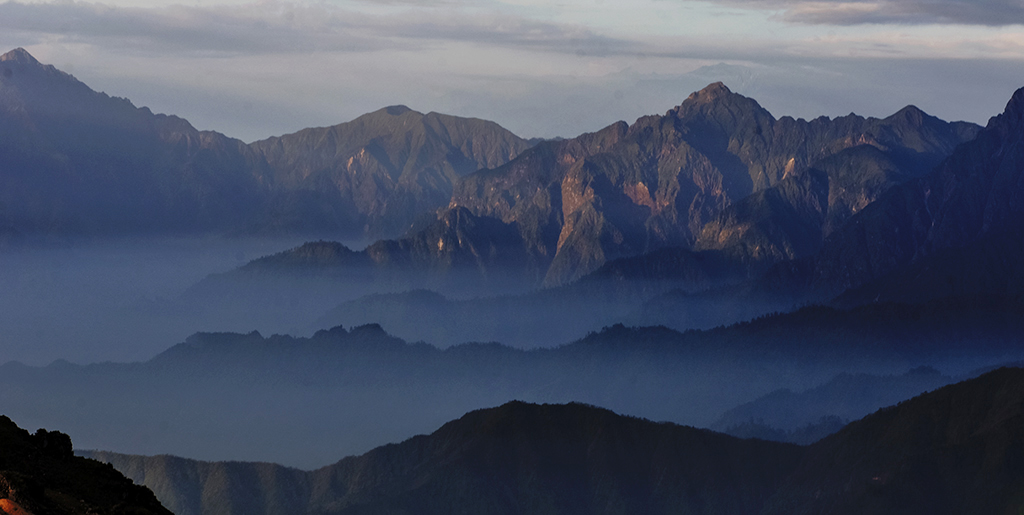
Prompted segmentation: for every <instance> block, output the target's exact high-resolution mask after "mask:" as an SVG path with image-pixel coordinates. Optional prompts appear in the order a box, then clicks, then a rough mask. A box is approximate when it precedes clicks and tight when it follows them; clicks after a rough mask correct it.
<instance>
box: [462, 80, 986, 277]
mask: <svg viewBox="0 0 1024 515" xmlns="http://www.w3.org/2000/svg"><path fill="white" fill-rule="evenodd" d="M975 132H976V127H975V126H972V125H970V124H959V123H952V124H951V123H945V122H942V121H941V120H938V119H936V118H933V117H930V116H927V115H925V114H924V113H922V112H920V111H919V110H917V109H916V108H913V107H908V108H906V109H904V110H902V111H900V112H899V113H896V114H895V115H893V116H891V117H889V118H886V119H882V120H880V119H874V118H862V117H858V116H855V115H850V116H846V117H842V118H837V119H835V120H830V119H827V118H818V119H815V120H812V121H809V122H808V121H805V120H794V119H792V118H782V119H778V120H777V119H775V118H774V117H772V115H771V114H770V113H768V111H766V110H764V109H763V108H762V107H761V106H759V105H758V104H757V102H755V101H754V100H752V99H749V98H746V97H743V96H741V95H737V94H735V93H732V92H731V91H729V89H728V88H726V87H725V86H724V85H722V84H712V85H711V86H708V87H707V88H705V89H704V90H702V91H699V92H697V93H694V94H693V95H691V96H690V97H689V98H687V100H686V101H685V102H683V103H682V104H681V105H680V106H678V107H676V108H675V109H673V110H671V111H669V112H668V113H666V114H665V115H664V116H648V117H644V118H641V119H639V120H637V121H636V123H634V124H633V125H631V126H628V125H626V124H625V123H622V122H619V123H616V124H613V125H611V126H609V127H607V128H605V129H603V130H602V131H599V132H597V133H593V134H587V135H584V136H581V137H579V138H576V139H573V140H567V141H561V142H549V143H545V144H542V145H539V146H538V147H536V148H534V149H531V150H529V151H526V152H524V154H523V155H522V156H520V157H519V158H517V159H515V160H513V161H512V162H511V163H509V164H508V165H505V166H502V167H499V168H497V169H494V170H487V171H481V172H478V173H475V174H472V175H470V176H468V177H466V178H465V179H463V180H461V181H460V182H459V184H457V185H456V187H455V190H454V193H453V194H452V201H451V205H452V206H461V207H465V208H467V209H469V210H470V211H472V212H473V213H474V214H477V215H480V216H490V217H495V218H500V219H501V220H502V221H504V222H506V223H515V224H516V225H517V226H518V228H519V230H520V232H521V233H522V234H523V235H524V240H526V241H527V242H529V245H530V246H531V248H534V249H537V250H536V252H537V254H539V255H541V256H545V257H546V258H547V259H549V260H550V263H551V264H550V267H549V269H548V271H547V273H546V277H545V284H548V285H553V284H560V283H564V282H567V281H571V280H573V279H575V278H577V277H580V276H582V275H584V274H586V273H588V272H590V271H592V270H595V269H597V268H598V267H600V266H601V265H602V264H603V263H605V262H606V261H608V260H611V259H614V258H617V257H622V256H628V255H636V254H641V253H644V252H649V251H652V250H655V249H657V248H660V247H664V246H683V247H690V246H693V245H696V246H697V247H698V248H700V249H715V250H727V251H728V252H731V253H735V254H740V255H741V256H740V257H741V258H743V259H748V260H765V259H767V260H768V262H769V264H770V262H771V261H772V260H778V259H789V258H792V257H797V256H801V255H806V254H808V253H810V252H813V250H816V249H817V247H818V245H819V244H820V241H821V238H822V234H823V233H828V232H830V231H832V230H834V229H835V228H836V227H838V226H840V225H841V224H842V222H843V221H844V220H845V218H846V217H848V216H849V215H850V214H851V213H854V212H857V211H858V210H859V209H861V208H863V206H864V205H867V204H868V203H870V202H871V201H873V200H874V199H875V198H877V196H878V195H879V194H880V193H881V192H884V191H885V190H886V189H888V188H889V187H890V186H892V185H894V184H898V183H899V182H901V181H904V180H906V179H908V178H910V177H915V176H918V175H920V174H922V173H924V172H925V171H927V170H929V169H930V168H931V167H932V166H934V165H935V164H937V163H938V162H939V161H940V160H941V159H942V158H943V157H945V156H946V155H948V154H949V152H951V151H952V149H953V148H954V147H955V146H956V145H957V144H959V143H961V142H963V141H966V140H968V139H970V138H971V137H973V135H974V134H975ZM861 147H870V149H871V150H867V149H864V148H861ZM850 149H856V150H850ZM848 150H849V152H846V151H848ZM872 151H874V152H872ZM814 169H821V170H818V171H819V172H824V174H825V176H826V177H827V178H828V179H827V180H818V179H815V178H814V177H815V176H816V174H815V172H812V171H810V170H814ZM818 175H820V174H818ZM787 180H790V181H789V183H787V182H786V181H787ZM800 181H803V183H801V182H800ZM808 181H811V182H816V183H815V184H804V183H807V182H808ZM775 187H779V188H782V189H781V190H775V191H773V192H771V193H767V194H766V195H767V196H766V197H762V198H759V199H751V200H750V201H748V204H751V205H757V204H765V203H767V204H770V206H767V207H764V208H757V209H750V207H747V208H743V207H738V208H737V209H736V210H734V211H733V212H730V213H725V210H727V209H728V208H729V207H730V206H732V205H734V204H735V203H737V202H738V201H740V200H741V199H743V198H745V197H747V196H748V195H751V194H752V193H757V192H762V191H766V190H770V189H772V188H775ZM796 190H801V191H796ZM822 196H825V197H826V198H824V199H823V198H819V197H822ZM776 197H777V200H772V199H773V198H776ZM787 211H795V213H794V214H795V215H796V216H798V217H799V218H800V219H799V220H797V221H796V224H797V227H795V228H794V227H792V224H791V223H789V221H788V220H785V218H786V217H787V216H790V215H787V214H786V212H787ZM720 216H722V217H724V218H719V217H720ZM709 223H711V225H710V226H708V224H709ZM757 224H761V225H762V226H764V225H766V224H767V225H771V226H775V227H777V228H776V229H763V230H762V232H765V231H767V232H773V231H774V232H777V233H785V234H784V236H780V237H776V236H757V237H755V238H753V239H748V238H747V236H746V233H747V230H748V228H749V227H750V226H752V225H757ZM801 224H802V225H808V224H809V227H806V228H802V227H801ZM794 231H795V232H796V233H797V234H795V235H794V234H790V233H793V232H794ZM803 233H809V234H803ZM758 238H763V239H765V243H767V245H762V242H761V241H757V240H758ZM780 238H781V240H780ZM737 240H741V241H740V242H737ZM783 240H784V241H783ZM798 240H807V241H798ZM744 246H745V247H744ZM759 247H766V248H763V249H762V248H759Z"/></svg>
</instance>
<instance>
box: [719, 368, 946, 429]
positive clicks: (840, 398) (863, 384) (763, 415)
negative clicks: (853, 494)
mask: <svg viewBox="0 0 1024 515" xmlns="http://www.w3.org/2000/svg"><path fill="white" fill-rule="evenodd" d="M953 381H954V380H953V378H952V377H950V376H946V375H943V374H941V373H940V372H939V371H938V370H935V369H934V368H931V367H919V368H916V369H914V370H911V371H909V372H907V373H905V374H901V375H886V376H879V375H874V374H840V375H839V376H836V377H835V378H834V379H832V380H830V381H829V382H827V383H825V384H823V385H821V386H817V387H815V388H812V389H809V390H806V391H803V392H800V393H796V392H793V391H791V390H778V391H775V392H772V393H769V394H768V395H765V396H763V397H761V398H759V399H756V400H754V401H752V402H749V403H746V404H744V405H742V406H737V407H736V408H733V409H731V410H729V411H727V412H725V414H723V415H722V417H721V418H719V419H718V420H717V421H716V422H715V423H714V424H712V425H711V428H712V429H715V430H717V431H722V432H725V433H728V434H733V435H736V436H739V434H738V433H740V432H742V431H751V430H752V429H753V427H755V426H763V427H765V428H772V429H776V430H782V431H783V433H784V434H789V433H792V432H796V431H799V430H801V429H802V428H806V427H807V426H813V425H815V424H820V423H821V421H822V419H825V420H838V421H850V420H856V419H859V418H862V417H863V416H865V415H867V414H869V413H872V412H874V411H875V410H877V409H879V408H882V407H885V406H889V405H892V404H896V403H897V402H900V401H903V400H905V399H909V398H911V397H914V396H917V395H919V394H921V393H923V392H926V391H929V390H934V389H936V388H939V387H941V386H945V385H947V384H949V383H952V382H953ZM843 425H845V422H844V423H843V424H839V425H837V424H832V425H831V429H832V431H830V432H835V431H838V430H839V429H840V428H841V427H842V426H843ZM751 436H753V434H752V433H751ZM764 436H769V435H762V437H764ZM824 436H825V435H824V434H820V435H818V437H819V438H821V437H824ZM766 439H769V440H772V439H775V438H766ZM782 441H791V440H790V439H788V438H786V439H783V440H782ZM795 443H811V442H806V441H805V442H795Z"/></svg>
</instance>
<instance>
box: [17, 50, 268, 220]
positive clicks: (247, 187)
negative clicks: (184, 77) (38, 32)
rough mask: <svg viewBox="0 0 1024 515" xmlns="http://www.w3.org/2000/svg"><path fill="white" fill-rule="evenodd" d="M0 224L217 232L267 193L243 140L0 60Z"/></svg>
mask: <svg viewBox="0 0 1024 515" xmlns="http://www.w3.org/2000/svg"><path fill="white" fill-rule="evenodd" d="M0 69H2V71H3V73H0V161H2V163H3V164H2V165H0V220H3V221H4V222H5V223H7V224H10V225H11V226H12V227H13V228H14V229H16V230H17V231H19V232H21V233H26V234H27V233H48V234H53V233H56V234H71V235H74V234H146V233H153V232H157V233H161V232H162V233H168V232H170V233H178V232H189V231H210V232H225V231H230V230H234V229H237V228H238V227H240V226H241V225H243V224H244V223H245V222H246V221H247V220H249V219H251V218H252V217H253V216H255V215H256V214H257V213H258V212H259V209H260V206H261V205H262V200H263V198H264V195H265V188H263V187H262V186H261V185H260V184H259V183H257V181H256V180H255V177H254V176H253V170H255V169H258V168H259V158H258V156H256V155H255V154H254V153H253V152H252V151H251V150H250V149H249V148H248V147H247V146H246V145H245V144H244V143H242V142H241V141H239V140H236V139H231V138H228V137H226V136H223V135H221V134H218V133H215V132H209V131H198V130H196V129H195V128H193V127H192V126H191V125H189V123H188V122H187V121H185V120H183V119H181V118H177V117H174V116H165V115H155V114H153V113H152V112H150V111H149V109H147V108H136V107H135V106H134V105H132V104H131V102H129V101H128V100H126V99H122V98H116V97H110V96H107V95H106V94H103V93H96V92H94V91H92V90H91V89H89V87H88V86H86V85H85V84H83V83H81V82H79V81H78V80H76V79H75V78H74V77H72V76H71V75H68V74H66V73H63V72H61V71H59V70H57V69H56V68H54V67H53V66H47V65H43V64H41V63H39V62H38V61H36V60H35V58H33V57H32V56H31V55H29V53H28V52H26V51H25V50H23V49H17V50H13V51H11V52H8V53H6V54H4V55H2V56H0Z"/></svg>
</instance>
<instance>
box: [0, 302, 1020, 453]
mask: <svg viewBox="0 0 1024 515" xmlns="http://www.w3.org/2000/svg"><path fill="white" fill-rule="evenodd" d="M1022 324H1024V308H1022V307H1021V304H1020V303H1019V302H1013V301H1007V300H1006V299H989V301H988V302H985V301H983V300H981V299H964V300H962V301H960V302H949V301H943V302H938V303H931V304H926V305H922V306H910V305H894V304H874V305H870V306H864V307H860V308H856V309H852V310H838V309H834V308H826V307H808V308H805V309H802V310H799V311H796V312H794V313H786V314H776V315H772V316H766V317H763V318H760V319H757V320H754V321H751V322H746V323H742V324H736V325H733V326H729V327H721V328H716V329H709V330H706V331H688V332H685V333H681V332H677V331H674V330H671V329H667V328H664V327H648V328H639V327H637V328H630V327H625V326H622V325H616V326H611V327H607V328H605V329H604V330H602V331H600V332H595V333H591V334H589V335H587V336H586V337H584V338H581V339H579V340H577V341H573V342H569V343H566V344H564V345H562V346H559V347H556V348H549V349H533V350H529V351H526V350H521V349H515V348H512V347H509V346H506V345H501V344H497V343H469V344H461V345H456V346H453V347H449V348H447V349H443V350H442V349H439V348H437V347H434V346H431V345H428V344H425V343H422V342H412V343H409V342H406V341H403V340H401V339H398V338H395V337H393V336H390V335H388V334H387V333H386V332H384V331H383V330H382V329H381V328H380V326H373V325H370V326H362V327H354V328H351V329H346V328H342V327H335V328H333V329H330V330H321V331H318V332H317V333H316V334H314V335H313V336H311V337H308V338H300V337H292V336H285V335H271V336H263V335H261V334H259V333H256V332H252V333H248V334H239V333H198V334H196V335H193V336H192V337H190V338H188V339H186V340H185V341H184V342H182V343H180V344H178V345H175V346H173V347H171V348H169V349H167V350H166V351H164V352H162V353H160V354H158V355H157V356H155V357H154V358H152V359H150V360H148V361H145V362H140V363H110V362H108V363H94V364H89V365H75V364H72V363H68V362H66V361H57V362H54V363H52V364H50V365H48V366H45V367H35V366H27V365H23V364H20V363H17V362H10V363H6V364H4V365H2V366H0V406H3V409H4V411H5V413H6V414H7V415H8V416H10V417H11V418H12V419H13V420H16V421H18V422H19V423H21V424H28V425H36V426H44V427H61V428H62V429H63V430H66V431H68V432H70V433H71V434H74V435H75V437H76V441H77V442H79V444H80V445H83V446H87V447H88V448H98V449H108V450H116V451H120V452H126V453H132V454H160V453H171V454H177V455H182V456H189V457H193V458H200V459H207V460H246V461H272V462H277V463H282V464H285V465H290V466H300V467H307V468H312V467H316V466H322V465H324V464H325V463H326V462H325V460H327V459H328V458H330V457H332V456H344V455H350V454H356V453H361V452H365V451H367V450H369V449H371V448H373V447H376V446H378V445H383V444H386V443H388V442H393V441H398V440H401V439H403V438H407V437H408V436H410V435H413V434H418V433H422V432H425V431H429V430H431V429H432V428H435V427H437V426H439V425H440V424H442V423H444V422H445V421H447V420H450V419H452V418H454V417H457V416H459V415H461V414H463V413H466V412H468V411H471V410H474V409H479V408H483V407H488V406H495V405H499V404H502V403H504V402H507V401H508V400H510V399H519V400H523V401H527V402H538V403H566V402H574V401H575V402H585V403H588V404H594V405H599V406H603V407H606V408H608V409H613V410H615V411H616V412H619V413H623V414H626V415H632V416H641V417H645V418H649V419H652V420H665V421H671V422H675V423H682V424H690V425H698V426H705V427H707V426H710V425H711V424H713V423H715V421H716V420H718V419H720V418H721V417H722V416H723V414H724V413H726V412H727V411H729V410H730V409H734V408H736V407H737V406H740V405H742V404H745V403H749V402H753V401H756V400H757V399H759V398H760V397H762V396H765V395H768V394H770V393H771V392H775V391H777V390H779V389H782V388H787V389H790V390H793V391H804V390H807V389H810V388H814V387H817V386H819V385H821V384H823V383H826V382H828V381H830V380H832V379H833V378H834V377H835V376H836V375H837V374H842V373H848V374H873V375H882V376H884V375H892V374H902V373H905V372H906V371H907V370H910V369H912V368H915V367H918V366H922V365H926V366H931V367H934V368H936V369H940V370H944V371H949V372H947V373H950V374H957V375H959V374H966V373H969V372H970V371H972V370H976V369H979V368H982V367H987V366H992V365H997V364H1000V363H1005V362H1007V361H1020V360H1024V349H1022V348H1021V346H1020V334H1022V333H1024V327H1022ZM964 342H971V344H970V346H965V345H964ZM903 391H904V393H905V394H906V395H912V394H914V393H916V392H914V391H912V390H910V389H906V390H903ZM892 393H893V394H896V393H897V392H892ZM854 397H856V399H857V400H858V402H859V404H858V406H859V408H858V409H861V410H865V411H870V410H872V409H876V408H878V407H881V406H882V405H884V404H885V403H887V402H890V401H892V400H893V399H894V398H893V397H885V396H874V397H872V396H871V395H867V394H866V393H865V394H859V395H854ZM808 411H812V410H810V409H809V410H808ZM830 414H831V415H840V416H844V417H850V416H851V414H850V412H843V411H839V412H837V411H826V410H821V411H817V412H816V413H815V414H814V415H813V416H812V418H811V420H817V419H818V418H820V416H826V415H830ZM741 421H742V420H741ZM310 442H316V444H315V445H311V444H310Z"/></svg>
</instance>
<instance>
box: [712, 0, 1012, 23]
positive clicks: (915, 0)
mask: <svg viewBox="0 0 1024 515" xmlns="http://www.w3.org/2000/svg"><path fill="white" fill-rule="evenodd" d="M713 1H714V0H713ZM717 1H718V2H719V3H721V4H726V5H730V6H737V7H743V8H754V9H768V10H780V11H782V18H783V19H784V20H786V21H790V22H794V23H805V24H815V25H861V24H882V23H890V24H891V23H895V24H932V23H942V24H960V25H987V26H1006V25H1017V24H1024V2H1021V1H1020V0H717Z"/></svg>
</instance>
